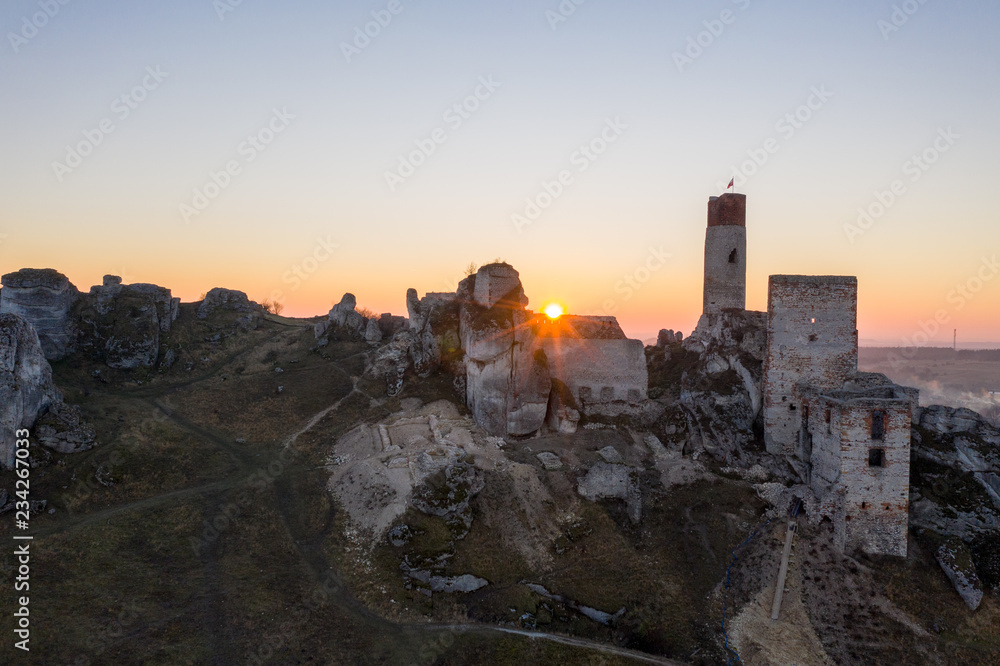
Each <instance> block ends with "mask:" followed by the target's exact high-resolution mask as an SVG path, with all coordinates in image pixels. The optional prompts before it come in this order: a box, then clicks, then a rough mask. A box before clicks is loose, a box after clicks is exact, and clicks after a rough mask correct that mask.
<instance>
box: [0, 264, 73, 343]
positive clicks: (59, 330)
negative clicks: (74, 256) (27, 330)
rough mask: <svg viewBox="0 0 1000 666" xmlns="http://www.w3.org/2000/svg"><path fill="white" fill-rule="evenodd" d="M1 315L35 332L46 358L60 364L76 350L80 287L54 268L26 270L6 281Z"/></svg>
mask: <svg viewBox="0 0 1000 666" xmlns="http://www.w3.org/2000/svg"><path fill="white" fill-rule="evenodd" d="M2 283H3V289H2V290H0V313H8V314H14V315H17V316H19V317H21V318H22V319H24V320H25V321H27V322H28V323H29V324H31V326H32V327H33V328H34V329H35V332H36V333H37V335H38V340H39V342H40V343H41V345H42V351H43V352H44V353H45V358H47V359H48V360H50V361H58V360H59V359H62V358H65V357H66V356H68V355H69V354H71V353H72V352H73V350H74V346H75V345H74V343H75V337H76V326H75V322H74V321H73V316H72V308H73V304H74V303H75V302H76V300H77V298H78V297H79V292H78V291H77V289H76V287H74V286H73V284H72V283H71V282H70V281H69V280H68V279H67V278H66V276H65V275H63V274H62V273H60V272H58V271H55V270H53V269H51V268H42V269H38V268H23V269H21V270H19V271H17V272H16V273H8V274H6V275H4V276H3V278H2Z"/></svg>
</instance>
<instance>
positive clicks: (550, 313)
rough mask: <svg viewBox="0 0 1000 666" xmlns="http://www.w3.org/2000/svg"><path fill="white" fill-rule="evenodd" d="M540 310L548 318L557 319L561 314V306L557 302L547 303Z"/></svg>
mask: <svg viewBox="0 0 1000 666" xmlns="http://www.w3.org/2000/svg"><path fill="white" fill-rule="evenodd" d="M542 312H544V313H545V316H546V317H548V318H549V319H559V317H561V316H562V315H563V306H561V305H559V304H558V303H549V304H548V305H546V306H545V307H544V308H543V309H542Z"/></svg>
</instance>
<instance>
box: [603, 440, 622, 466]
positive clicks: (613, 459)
mask: <svg viewBox="0 0 1000 666" xmlns="http://www.w3.org/2000/svg"><path fill="white" fill-rule="evenodd" d="M597 455H599V456H601V458H603V459H604V462H606V463H611V464H612V465H620V464H622V463H624V462H625V459H624V458H622V454H620V453H618V449H616V448H615V447H613V446H611V445H608V446H605V447H604V448H603V449H601V450H600V451H598V452H597Z"/></svg>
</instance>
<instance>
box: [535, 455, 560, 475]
mask: <svg viewBox="0 0 1000 666" xmlns="http://www.w3.org/2000/svg"><path fill="white" fill-rule="evenodd" d="M535 457H536V458H538V461H539V462H540V463H542V467H544V468H545V469H547V470H549V471H555V470H557V469H562V466H563V463H562V460H561V459H560V458H559V456H557V455H556V454H554V453H552V452H551V451H542V452H541V453H539V454H537V455H536V456H535Z"/></svg>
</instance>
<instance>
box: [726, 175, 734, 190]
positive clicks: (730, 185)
mask: <svg viewBox="0 0 1000 666" xmlns="http://www.w3.org/2000/svg"><path fill="white" fill-rule="evenodd" d="M735 182H736V177H735V176H734V177H732V178H730V179H729V185H728V186H727V187H726V189H727V190H731V189H732V188H733V183H735Z"/></svg>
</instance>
